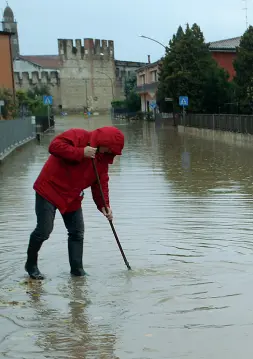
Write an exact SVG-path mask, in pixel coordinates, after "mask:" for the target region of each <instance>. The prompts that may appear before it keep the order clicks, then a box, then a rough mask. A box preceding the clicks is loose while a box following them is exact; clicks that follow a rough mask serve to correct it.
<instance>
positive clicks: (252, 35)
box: [234, 26, 253, 113]
mask: <svg viewBox="0 0 253 359" xmlns="http://www.w3.org/2000/svg"><path fill="white" fill-rule="evenodd" d="M236 55H237V56H236V60H235V61H234V68H235V71H236V76H235V78H234V83H235V85H236V95H237V97H238V100H239V103H240V111H241V112H243V113H252V107H253V106H252V105H253V27H252V26H249V28H248V29H247V30H246V31H245V33H244V34H243V36H242V38H241V41H240V45H239V47H238V48H237V50H236Z"/></svg>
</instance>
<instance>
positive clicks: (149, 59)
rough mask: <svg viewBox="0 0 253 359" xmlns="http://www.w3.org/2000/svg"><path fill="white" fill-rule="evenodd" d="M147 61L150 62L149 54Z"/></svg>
mask: <svg viewBox="0 0 253 359" xmlns="http://www.w3.org/2000/svg"><path fill="white" fill-rule="evenodd" d="M148 63H149V64H150V55H148Z"/></svg>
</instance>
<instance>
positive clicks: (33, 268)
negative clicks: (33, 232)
mask: <svg viewBox="0 0 253 359" xmlns="http://www.w3.org/2000/svg"><path fill="white" fill-rule="evenodd" d="M41 246H42V242H36V241H31V240H30V243H29V246H28V250H27V261H26V264H25V270H26V272H27V273H28V274H29V276H30V277H31V278H32V279H36V280H42V279H44V278H45V277H44V276H43V274H41V272H40V270H39V268H38V264H37V263H38V252H39V250H40V248H41Z"/></svg>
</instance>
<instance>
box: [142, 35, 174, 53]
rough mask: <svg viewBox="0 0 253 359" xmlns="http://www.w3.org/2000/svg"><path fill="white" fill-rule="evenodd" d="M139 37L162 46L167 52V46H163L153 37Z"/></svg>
mask: <svg viewBox="0 0 253 359" xmlns="http://www.w3.org/2000/svg"><path fill="white" fill-rule="evenodd" d="M139 37H142V38H143V39H148V40H150V41H153V42H156V43H157V44H159V45H161V46H162V47H163V48H164V49H165V50H167V46H165V45H164V44H162V43H161V42H160V41H158V40H156V39H152V37H148V36H145V35H139Z"/></svg>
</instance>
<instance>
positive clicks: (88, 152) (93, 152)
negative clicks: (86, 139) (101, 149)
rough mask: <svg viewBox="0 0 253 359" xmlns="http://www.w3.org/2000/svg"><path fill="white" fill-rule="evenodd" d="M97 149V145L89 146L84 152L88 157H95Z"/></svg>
mask: <svg viewBox="0 0 253 359" xmlns="http://www.w3.org/2000/svg"><path fill="white" fill-rule="evenodd" d="M96 152H97V149H96V148H95V147H90V146H87V147H85V148H84V151H83V154H84V157H87V158H95V156H96Z"/></svg>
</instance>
